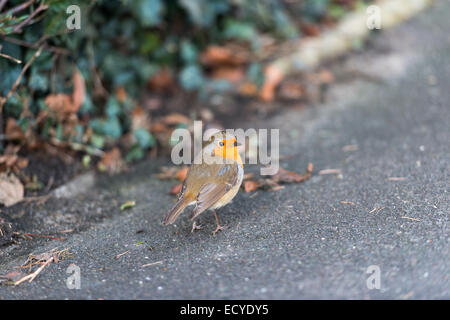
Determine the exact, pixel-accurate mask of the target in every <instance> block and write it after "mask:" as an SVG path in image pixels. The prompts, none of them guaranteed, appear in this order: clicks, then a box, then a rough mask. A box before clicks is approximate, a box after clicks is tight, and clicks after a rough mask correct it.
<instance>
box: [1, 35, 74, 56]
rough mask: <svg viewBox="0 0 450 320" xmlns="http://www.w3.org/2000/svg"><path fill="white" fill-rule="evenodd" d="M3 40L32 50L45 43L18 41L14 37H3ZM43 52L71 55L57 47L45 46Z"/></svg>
mask: <svg viewBox="0 0 450 320" xmlns="http://www.w3.org/2000/svg"><path fill="white" fill-rule="evenodd" d="M2 39H3V40H5V41H7V42H10V43H14V44H17V45H19V46H22V47H27V48H32V49H36V48H38V47H39V45H40V44H41V43H42V42H43V41H40V42H37V43H29V42H26V41H23V40H20V39H16V38H12V37H3V38H2ZM44 40H46V39H44ZM43 50H47V51H52V52H54V53H56V54H64V55H69V54H70V51H69V50H67V49H64V48H60V47H55V46H48V45H45V46H44V47H43Z"/></svg>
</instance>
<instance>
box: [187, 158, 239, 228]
mask: <svg viewBox="0 0 450 320" xmlns="http://www.w3.org/2000/svg"><path fill="white" fill-rule="evenodd" d="M226 171H228V172H227V174H226V176H227V179H226V180H225V181H224V182H223V183H220V184H216V183H206V184H205V185H203V186H202V187H201V188H200V191H199V193H198V196H197V205H196V207H195V209H194V211H193V212H192V215H191V220H194V219H195V218H197V217H198V216H199V215H200V214H201V213H202V212H203V211H205V210H207V209H209V208H210V207H211V206H212V205H213V204H215V203H216V202H217V201H219V200H220V198H222V197H223V196H224V195H225V194H226V193H227V192H228V191H230V189H231V188H232V187H233V186H234V185H235V184H236V182H237V181H238V177H239V175H238V168H237V165H233V166H232V167H231V170H226Z"/></svg>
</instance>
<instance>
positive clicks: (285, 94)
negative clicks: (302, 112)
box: [280, 81, 305, 100]
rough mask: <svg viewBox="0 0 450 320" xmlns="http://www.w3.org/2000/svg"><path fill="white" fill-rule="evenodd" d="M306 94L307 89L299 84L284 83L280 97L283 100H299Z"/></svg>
mask: <svg viewBox="0 0 450 320" xmlns="http://www.w3.org/2000/svg"><path fill="white" fill-rule="evenodd" d="M304 93H305V89H304V88H303V86H302V85H301V84H300V83H298V82H294V81H289V82H283V83H282V84H281V86H280V97H281V98H283V99H289V100H298V99H300V98H301V97H302V96H303V95H304Z"/></svg>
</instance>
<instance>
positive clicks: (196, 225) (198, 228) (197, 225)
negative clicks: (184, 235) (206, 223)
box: [191, 221, 203, 233]
mask: <svg viewBox="0 0 450 320" xmlns="http://www.w3.org/2000/svg"><path fill="white" fill-rule="evenodd" d="M201 229H203V226H202V225H201V224H197V223H196V222H195V221H194V223H193V224H192V230H191V232H192V233H194V231H195V230H201Z"/></svg>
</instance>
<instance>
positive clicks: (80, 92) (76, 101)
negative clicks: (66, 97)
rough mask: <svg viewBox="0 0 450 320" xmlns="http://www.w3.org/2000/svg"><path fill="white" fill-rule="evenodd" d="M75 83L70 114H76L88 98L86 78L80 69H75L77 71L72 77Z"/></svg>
mask: <svg viewBox="0 0 450 320" xmlns="http://www.w3.org/2000/svg"><path fill="white" fill-rule="evenodd" d="M72 81H73V93H72V104H71V108H70V113H76V112H77V111H78V110H79V109H80V107H81V105H82V104H83V102H84V99H85V98H86V86H85V84H84V78H83V75H82V74H81V72H80V70H78V68H75V71H74V73H73V76H72Z"/></svg>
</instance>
